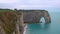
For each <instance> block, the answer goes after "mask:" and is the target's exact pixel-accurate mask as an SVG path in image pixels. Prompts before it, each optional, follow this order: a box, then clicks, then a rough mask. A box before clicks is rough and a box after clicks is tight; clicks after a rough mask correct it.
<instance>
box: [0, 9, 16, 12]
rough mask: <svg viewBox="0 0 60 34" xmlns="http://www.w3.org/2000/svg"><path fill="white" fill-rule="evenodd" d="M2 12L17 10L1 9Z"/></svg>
mask: <svg viewBox="0 0 60 34" xmlns="http://www.w3.org/2000/svg"><path fill="white" fill-rule="evenodd" d="M0 12H15V10H11V9H0Z"/></svg>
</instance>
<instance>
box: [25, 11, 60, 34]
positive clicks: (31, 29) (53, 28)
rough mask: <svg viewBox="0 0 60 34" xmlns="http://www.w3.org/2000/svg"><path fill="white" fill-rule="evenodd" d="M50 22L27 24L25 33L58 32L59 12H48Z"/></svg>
mask: <svg viewBox="0 0 60 34" xmlns="http://www.w3.org/2000/svg"><path fill="white" fill-rule="evenodd" d="M49 14H50V16H51V23H50V24H28V29H27V33H26V34H60V13H59V12H50V13H49Z"/></svg>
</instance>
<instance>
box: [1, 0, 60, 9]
mask: <svg viewBox="0 0 60 34" xmlns="http://www.w3.org/2000/svg"><path fill="white" fill-rule="evenodd" d="M0 8H18V9H41V8H60V0H0Z"/></svg>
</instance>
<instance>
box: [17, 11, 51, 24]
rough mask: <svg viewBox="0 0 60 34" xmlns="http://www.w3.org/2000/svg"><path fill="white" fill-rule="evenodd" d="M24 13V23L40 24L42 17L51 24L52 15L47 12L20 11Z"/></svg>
mask: <svg viewBox="0 0 60 34" xmlns="http://www.w3.org/2000/svg"><path fill="white" fill-rule="evenodd" d="M18 11H20V12H22V13H23V20H24V23H40V22H39V21H40V19H41V17H44V19H45V22H46V23H50V22H51V18H50V15H49V13H48V11H46V10H18Z"/></svg>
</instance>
